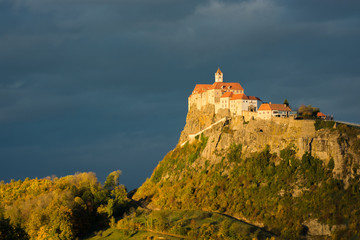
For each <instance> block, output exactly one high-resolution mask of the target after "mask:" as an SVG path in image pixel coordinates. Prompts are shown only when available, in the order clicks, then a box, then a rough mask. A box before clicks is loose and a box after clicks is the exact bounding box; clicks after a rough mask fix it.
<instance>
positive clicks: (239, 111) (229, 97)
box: [188, 68, 261, 116]
mask: <svg viewBox="0 0 360 240" xmlns="http://www.w3.org/2000/svg"><path fill="white" fill-rule="evenodd" d="M260 102H261V100H260V99H259V98H257V97H255V96H246V95H245V93H244V89H243V88H242V86H241V85H240V83H235V82H230V83H226V82H224V75H223V73H222V72H221V70H220V68H218V70H217V71H216V73H215V82H214V83H213V84H197V85H196V86H195V88H194V90H193V92H192V94H191V95H190V96H189V98H188V108H189V111H190V109H191V108H194V107H196V108H197V109H199V110H200V109H201V108H202V107H204V106H206V105H208V104H212V105H214V106H215V113H218V112H219V110H220V109H229V110H230V112H231V114H232V115H233V116H241V115H243V113H244V112H245V111H249V112H256V111H257V110H258V109H259V104H260Z"/></svg>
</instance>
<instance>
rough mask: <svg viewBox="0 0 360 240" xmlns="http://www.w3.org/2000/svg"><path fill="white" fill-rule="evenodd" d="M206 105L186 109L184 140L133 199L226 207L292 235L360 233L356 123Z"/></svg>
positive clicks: (157, 205)
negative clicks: (232, 112)
mask: <svg viewBox="0 0 360 240" xmlns="http://www.w3.org/2000/svg"><path fill="white" fill-rule="evenodd" d="M203 109H205V110H202V111H198V110H196V109H195V110H192V111H190V112H189V113H188V116H187V120H186V125H185V128H184V130H183V132H182V133H181V136H180V140H179V144H178V145H177V147H176V148H175V149H174V150H173V151H171V152H169V153H168V154H167V155H166V156H165V157H164V159H163V160H162V161H161V162H160V163H159V165H158V166H157V167H156V169H155V170H154V172H153V174H152V176H151V178H149V179H147V180H146V182H145V183H144V184H143V185H142V186H141V187H140V188H139V189H138V191H137V193H136V194H135V196H134V197H133V198H134V199H135V200H141V201H147V202H148V203H149V205H148V208H151V209H171V210H175V209H181V210H186V209H189V210H190V209H199V210H203V211H209V212H218V213H222V214H226V215H229V216H232V217H235V218H237V219H242V220H244V221H246V222H249V223H252V224H254V225H257V226H259V227H263V228H264V229H267V230H269V231H271V232H273V233H274V234H276V235H278V236H281V237H284V238H288V239H297V238H299V237H301V236H318V237H319V236H320V237H321V236H323V237H324V238H326V236H332V238H334V239H341V238H343V239H349V238H350V237H353V238H354V239H358V238H359V237H360V235H359V229H360V210H359V209H360V189H359V179H360V178H359V163H360V154H359V149H360V148H359V146H360V139H359V137H360V131H359V130H358V129H355V128H350V127H348V126H346V125H336V124H335V123H334V122H325V121H315V120H294V119H274V120H271V121H266V120H251V119H246V120H247V121H245V120H244V118H242V117H237V118H225V119H224V117H229V113H228V112H226V111H223V112H219V113H218V114H216V115H215V114H214V110H213V109H212V108H211V106H209V107H207V108H203ZM221 119H224V121H221ZM219 120H220V121H219ZM214 123H216V124H214ZM208 126H211V127H210V128H208V129H207V130H206V131H204V132H200V131H201V130H202V129H204V128H206V127H208ZM196 133H199V134H198V135H196Z"/></svg>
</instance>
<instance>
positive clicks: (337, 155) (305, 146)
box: [179, 105, 360, 182]
mask: <svg viewBox="0 0 360 240" xmlns="http://www.w3.org/2000/svg"><path fill="white" fill-rule="evenodd" d="M224 117H229V118H230V113H229V112H228V111H223V112H219V113H218V114H216V115H215V111H214V107H213V106H212V105H208V106H206V107H204V108H202V109H201V110H200V111H199V110H197V109H196V108H194V109H193V110H191V111H190V112H189V113H188V115H187V118H186V125H185V127H184V130H183V131H182V133H181V136H180V140H179V144H182V143H184V142H186V141H188V140H189V137H188V136H189V134H195V133H197V132H199V131H201V130H202V129H204V128H206V127H208V126H210V125H211V124H213V123H215V122H216V121H218V120H219V119H221V118H224ZM314 123H315V121H314V120H295V119H292V118H273V119H272V120H260V119H256V120H249V121H248V122H245V121H244V118H243V117H235V118H231V119H230V120H229V121H227V122H225V123H219V124H216V125H214V126H213V127H211V128H210V129H208V130H206V131H205V132H204V134H205V135H206V136H208V137H209V140H208V144H207V146H206V148H205V149H204V151H203V153H202V155H201V157H202V158H204V159H207V160H210V161H212V162H218V161H220V160H221V157H219V155H221V154H214V153H216V152H218V153H224V152H226V151H227V149H229V147H230V145H231V144H233V143H237V144H242V146H243V154H245V155H249V154H250V153H253V152H258V151H261V150H263V149H264V147H265V146H266V145H269V147H270V149H271V151H272V152H273V153H277V154H278V155H279V154H280V150H281V149H284V148H286V147H287V146H289V145H292V146H294V147H295V148H296V149H297V155H298V157H301V156H302V155H303V154H304V153H305V152H309V153H311V155H313V156H317V157H319V158H320V159H322V160H323V161H324V162H325V164H328V163H329V161H330V159H333V160H334V169H333V174H334V176H335V177H336V178H338V179H343V180H344V181H345V182H346V180H347V179H348V177H349V176H351V174H352V171H353V169H354V168H356V167H358V166H359V165H360V157H359V154H358V153H356V149H355V151H354V149H352V148H351V147H350V146H351V144H352V142H353V141H356V140H357V138H356V137H355V139H350V138H349V136H347V135H346V134H343V133H341V132H340V131H336V129H320V130H315V126H314Z"/></svg>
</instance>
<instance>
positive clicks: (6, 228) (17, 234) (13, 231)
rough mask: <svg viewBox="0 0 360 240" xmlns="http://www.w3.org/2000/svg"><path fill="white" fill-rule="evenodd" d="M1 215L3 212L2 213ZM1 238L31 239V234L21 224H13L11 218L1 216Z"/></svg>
mask: <svg viewBox="0 0 360 240" xmlns="http://www.w3.org/2000/svg"><path fill="white" fill-rule="evenodd" d="M0 215H1V214H0ZM0 239H1V240H14V239H22V240H27V239H29V235H28V234H27V233H26V232H25V230H24V229H23V228H22V227H21V226H20V225H15V226H14V225H12V224H11V223H10V220H9V219H6V218H4V217H3V216H0Z"/></svg>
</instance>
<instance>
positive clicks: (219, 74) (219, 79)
mask: <svg viewBox="0 0 360 240" xmlns="http://www.w3.org/2000/svg"><path fill="white" fill-rule="evenodd" d="M215 82H223V73H222V72H221V70H220V68H218V70H217V71H216V73H215Z"/></svg>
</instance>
